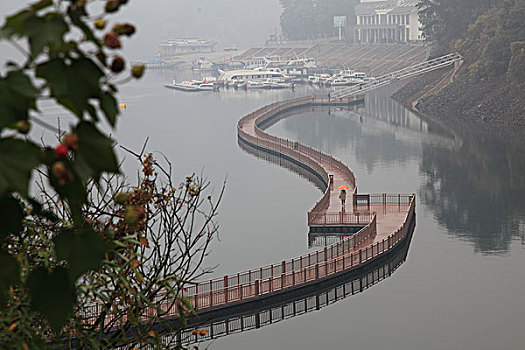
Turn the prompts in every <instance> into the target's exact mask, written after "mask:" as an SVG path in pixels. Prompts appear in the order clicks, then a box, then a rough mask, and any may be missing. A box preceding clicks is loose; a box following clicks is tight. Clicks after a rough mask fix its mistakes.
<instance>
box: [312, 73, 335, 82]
mask: <svg viewBox="0 0 525 350" xmlns="http://www.w3.org/2000/svg"><path fill="white" fill-rule="evenodd" d="M330 78H331V76H330V74H324V73H315V74H314V75H310V76H308V83H310V84H316V85H323V84H325V83H326V81H327V80H328V79H330Z"/></svg>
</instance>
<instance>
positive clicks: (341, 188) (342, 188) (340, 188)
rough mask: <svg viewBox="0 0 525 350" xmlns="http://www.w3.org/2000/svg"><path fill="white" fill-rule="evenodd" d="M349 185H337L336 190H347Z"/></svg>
mask: <svg viewBox="0 0 525 350" xmlns="http://www.w3.org/2000/svg"><path fill="white" fill-rule="evenodd" d="M349 188H350V187H348V186H346V185H341V186H339V187H337V189H338V190H347V189H349Z"/></svg>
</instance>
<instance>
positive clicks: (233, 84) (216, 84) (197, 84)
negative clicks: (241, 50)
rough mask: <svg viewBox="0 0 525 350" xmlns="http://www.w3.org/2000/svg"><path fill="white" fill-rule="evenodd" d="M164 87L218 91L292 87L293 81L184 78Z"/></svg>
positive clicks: (181, 89)
mask: <svg viewBox="0 0 525 350" xmlns="http://www.w3.org/2000/svg"><path fill="white" fill-rule="evenodd" d="M165 87H167V88H170V89H174V90H180V91H218V90H219V89H220V88H222V87H226V88H233V89H246V90H252V89H293V88H294V87H295V83H293V82H289V81H285V80H282V79H272V78H267V79H265V80H262V81H261V80H243V79H237V80H232V81H229V82H228V83H227V84H226V83H224V82H223V81H217V79H216V78H207V79H204V80H185V81H183V82H181V83H177V82H176V81H173V83H172V84H167V85H165Z"/></svg>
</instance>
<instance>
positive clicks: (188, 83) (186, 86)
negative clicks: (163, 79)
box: [164, 80, 217, 91]
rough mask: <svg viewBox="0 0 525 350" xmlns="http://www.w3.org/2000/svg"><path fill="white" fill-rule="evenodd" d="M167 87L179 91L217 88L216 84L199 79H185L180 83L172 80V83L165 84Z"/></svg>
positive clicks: (213, 89)
mask: <svg viewBox="0 0 525 350" xmlns="http://www.w3.org/2000/svg"><path fill="white" fill-rule="evenodd" d="M164 86H165V87H167V88H168V89H174V90H180V91H215V90H217V84H216V83H213V82H210V83H205V82H203V81H199V80H185V81H183V82H181V83H177V82H175V81H173V83H172V84H165V85H164Z"/></svg>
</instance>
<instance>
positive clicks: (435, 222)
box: [116, 72, 525, 349]
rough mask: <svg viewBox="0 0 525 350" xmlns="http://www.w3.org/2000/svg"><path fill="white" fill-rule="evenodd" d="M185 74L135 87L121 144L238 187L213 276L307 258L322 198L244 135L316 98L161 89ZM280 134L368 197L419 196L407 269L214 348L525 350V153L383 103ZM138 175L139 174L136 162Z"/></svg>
mask: <svg viewBox="0 0 525 350" xmlns="http://www.w3.org/2000/svg"><path fill="white" fill-rule="evenodd" d="M176 74H177V73H173V72H166V73H159V72H150V74H149V75H148V76H147V77H146V78H145V79H144V80H142V81H140V82H138V83H136V84H134V85H129V86H126V87H124V88H123V89H122V94H121V96H122V98H121V102H125V103H126V104H127V110H126V111H125V112H124V114H123V117H122V118H121V124H120V125H119V126H118V130H117V135H116V137H117V139H118V140H119V141H120V142H121V143H122V144H124V145H126V146H127V147H130V148H132V149H136V150H139V149H140V148H141V146H142V143H143V142H144V140H145V139H146V138H147V137H150V141H149V147H148V149H149V150H151V151H157V152H162V154H164V155H165V156H166V157H168V158H169V159H170V160H171V161H172V163H173V166H174V172H175V174H176V176H178V177H180V178H181V179H182V178H183V177H184V176H186V175H189V174H191V173H193V172H196V173H201V172H202V173H203V174H204V175H205V176H206V177H207V178H208V179H209V180H210V181H211V183H212V187H213V188H214V192H215V193H217V192H218V191H219V190H220V188H221V185H222V182H223V180H224V179H226V192H225V196H224V200H223V202H222V204H221V207H220V217H219V219H218V220H219V222H220V227H221V229H220V237H219V240H217V241H215V242H214V244H213V248H212V251H211V252H210V256H209V259H208V260H207V262H206V263H207V265H208V266H215V265H218V266H217V267H216V268H215V273H214V274H213V276H221V275H223V274H227V273H235V272H238V271H242V270H245V269H249V268H252V267H257V266H260V265H266V264H270V263H273V262H276V261H280V260H283V259H287V258H292V257H294V256H298V255H301V254H304V253H305V252H307V250H308V247H307V243H308V241H307V224H306V213H307V211H308V210H309V209H310V208H311V207H312V206H313V204H314V203H315V202H316V201H317V200H318V199H319V198H320V195H321V193H320V192H319V190H317V189H316V188H315V187H314V186H313V185H312V184H311V183H309V182H308V181H307V180H305V179H303V178H301V177H299V176H298V175H296V174H294V173H292V172H290V171H288V170H286V169H284V168H280V167H278V166H276V165H274V164H271V163H267V162H265V161H263V160H260V159H257V158H256V157H254V156H252V155H250V154H248V153H245V152H244V151H243V150H241V149H240V148H239V146H238V145H237V136H236V123H237V121H238V119H239V118H241V117H242V116H244V115H245V114H247V113H250V112H251V111H253V110H255V109H256V108H258V107H261V106H263V105H265V104H268V103H271V102H274V101H277V100H282V99H286V98H291V97H294V96H297V97H299V96H303V95H305V94H311V93H312V90H311V89H309V88H308V89H307V88H299V89H298V90H297V91H296V92H295V93H294V92H292V91H251V92H244V91H224V92H220V93H183V92H177V91H172V90H168V89H165V88H164V87H162V83H166V82H170V81H171V80H172V79H173V78H177V80H180V79H181V77H180V76H179V75H176ZM314 93H321V92H315V91H314ZM269 131H270V132H271V133H273V134H276V135H279V136H282V137H287V138H290V139H294V140H298V141H300V142H302V143H305V144H308V145H311V146H313V147H316V148H319V149H321V150H323V151H324V152H327V153H330V154H332V155H334V156H336V157H338V158H339V159H341V160H343V161H344V162H346V163H347V164H348V165H349V166H350V168H351V169H352V170H353V171H354V172H355V174H356V177H357V183H358V188H359V191H360V192H363V193H368V192H374V193H377V192H393V193H399V192H400V193H416V194H417V208H416V211H417V225H416V230H415V232H414V236H413V239H412V243H411V246H410V251H409V254H408V258H407V261H406V262H405V263H404V264H403V265H402V266H401V267H400V268H399V269H398V270H397V271H396V272H395V274H394V275H392V276H391V277H390V278H388V279H386V280H384V281H382V282H380V283H378V284H377V285H375V286H373V287H372V288H370V289H368V290H366V291H365V292H363V293H360V294H357V295H355V296H352V297H350V298H347V299H344V300H342V301H339V302H337V303H336V304H333V305H331V306H328V307H326V308H324V309H322V310H320V311H318V312H313V313H309V314H306V315H303V316H299V317H294V318H291V319H288V320H285V321H283V322H279V323H278V324H275V325H270V326H266V327H263V328H261V329H259V330H255V331H249V332H245V333H239V334H235V335H231V336H228V337H225V338H220V339H217V340H214V341H212V342H209V343H207V344H203V345H202V347H203V348H204V347H205V346H208V347H209V348H210V349H321V348H323V349H348V348H359V349H381V348H388V349H495V348H502V349H522V348H523V344H524V343H525V333H524V332H523V320H524V313H525V298H524V297H523V291H524V290H525V272H524V270H523V266H525V244H524V241H525V155H524V154H525V153H524V151H525V147H524V145H523V144H520V143H519V141H518V142H513V141H510V140H509V139H506V138H503V137H497V136H493V135H492V134H491V133H490V132H488V131H483V130H477V127H473V126H466V125H462V124H458V125H455V126H453V127H451V126H441V125H438V124H436V123H435V122H432V121H430V120H423V119H420V118H418V117H417V116H416V115H414V114H413V113H411V112H409V111H408V110H406V109H405V108H403V107H401V106H400V105H398V104H397V103H395V102H393V101H392V100H390V99H388V98H387V97H385V96H384V95H382V94H381V93H377V94H373V95H371V96H368V97H367V101H366V104H365V106H363V107H361V108H359V109H358V110H354V111H345V110H334V109H332V110H328V109H323V110H317V111H308V112H305V113H301V114H298V115H295V116H292V117H289V118H287V119H285V120H283V121H281V122H279V123H277V124H276V125H274V126H272V127H271V128H270V129H269ZM159 155H160V154H159ZM128 158H129V157H128ZM125 167H126V168H127V170H128V171H133V169H134V165H133V162H132V161H131V160H128V161H126V163H125ZM210 277H211V276H210Z"/></svg>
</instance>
